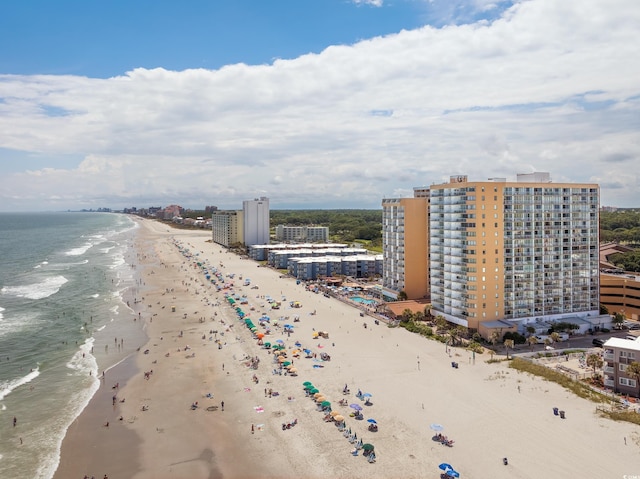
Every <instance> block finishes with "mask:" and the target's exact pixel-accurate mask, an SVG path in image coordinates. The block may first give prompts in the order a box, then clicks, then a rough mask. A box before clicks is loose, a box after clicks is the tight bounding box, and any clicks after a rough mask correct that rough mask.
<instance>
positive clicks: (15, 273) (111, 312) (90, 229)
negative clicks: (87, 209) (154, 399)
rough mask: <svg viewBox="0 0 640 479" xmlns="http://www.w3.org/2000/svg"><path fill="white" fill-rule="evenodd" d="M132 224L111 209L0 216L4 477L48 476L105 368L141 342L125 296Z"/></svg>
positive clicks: (0, 473)
mask: <svg viewBox="0 0 640 479" xmlns="http://www.w3.org/2000/svg"><path fill="white" fill-rule="evenodd" d="M134 229H135V223H134V222H133V221H132V220H131V219H130V218H129V217H127V216H125V215H119V214H113V213H47V214H42V213H30V214H15V213H2V214H0V477H2V478H5V477H6V478H12V479H22V478H24V479H27V478H29V479H32V478H44V479H48V478H50V477H51V476H52V475H53V473H54V472H55V469H56V467H57V464H58V460H59V449H60V445H61V441H62V438H63V437H64V434H65V432H66V429H67V428H68V426H69V424H71V422H72V421H73V419H75V418H76V417H77V415H78V414H79V413H80V411H82V409H83V408H84V407H85V405H86V404H87V403H88V401H89V399H90V398H91V397H92V395H93V394H94V392H95V391H96V390H97V388H98V379H97V377H98V374H99V371H103V370H104V369H107V368H108V367H110V366H112V365H113V364H115V363H117V362H119V361H121V360H122V359H123V358H124V357H125V356H126V355H127V354H129V353H130V352H131V351H132V350H133V349H134V346H138V345H139V344H140V341H139V340H138V341H137V343H136V341H134V340H131V341H129V338H136V335H138V336H139V337H143V336H144V335H143V333H142V331H141V327H140V326H139V323H138V322H133V321H132V319H131V318H132V317H133V312H132V310H131V309H129V308H128V307H127V304H126V302H125V301H123V297H124V296H125V294H129V295H131V294H134V293H135V290H136V282H137V279H136V277H135V275H134V271H135V270H134V268H132V267H131V266H130V264H131V263H132V262H133V259H131V258H128V255H131V254H132V251H131V248H130V247H131V245H132V237H133V231H134ZM114 337H117V338H128V339H127V342H125V343H123V344H122V346H120V347H118V345H117V344H115V341H114ZM118 341H120V340H118ZM134 343H136V344H134ZM14 417H16V418H17V424H16V426H15V427H14V426H13V418H14ZM21 440H22V444H21Z"/></svg>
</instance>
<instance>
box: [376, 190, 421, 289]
mask: <svg viewBox="0 0 640 479" xmlns="http://www.w3.org/2000/svg"><path fill="white" fill-rule="evenodd" d="M428 214H429V190H428V189H425V188H417V189H414V198H386V199H383V200H382V248H383V267H382V270H383V271H382V287H383V290H384V291H386V292H387V293H386V294H387V295H389V296H391V295H393V294H395V295H397V293H399V292H400V291H404V292H405V293H406V294H407V298H408V299H421V298H425V297H427V296H428V295H429V248H428V245H429V220H428Z"/></svg>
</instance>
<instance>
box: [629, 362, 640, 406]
mask: <svg viewBox="0 0 640 479" xmlns="http://www.w3.org/2000/svg"><path fill="white" fill-rule="evenodd" d="M625 372H626V373H627V376H631V377H632V378H634V379H635V380H636V384H637V385H638V397H639V398H640V363H639V362H638V361H632V362H631V363H629V365H628V366H627V369H626V371H625Z"/></svg>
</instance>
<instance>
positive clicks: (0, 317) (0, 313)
mask: <svg viewBox="0 0 640 479" xmlns="http://www.w3.org/2000/svg"><path fill="white" fill-rule="evenodd" d="M3 311H4V308H3V307H2V306H0V321H2V318H4V315H3V314H2V312H3Z"/></svg>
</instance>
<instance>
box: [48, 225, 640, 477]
mask: <svg viewBox="0 0 640 479" xmlns="http://www.w3.org/2000/svg"><path fill="white" fill-rule="evenodd" d="M139 221H140V222H141V228H139V229H138V233H137V238H136V240H135V248H136V251H137V255H138V261H139V266H138V267H139V269H140V274H141V277H142V278H143V280H144V287H142V288H141V289H140V290H139V292H138V294H139V295H140V298H137V299H139V302H137V303H136V304H135V305H133V309H134V312H133V313H132V320H133V319H134V317H136V316H137V318H139V320H140V321H144V325H145V330H146V333H147V335H148V338H149V340H148V343H147V344H146V345H144V346H141V348H140V350H139V351H138V352H136V353H135V355H134V356H133V357H131V358H130V359H128V360H126V361H124V362H123V363H121V364H119V365H118V366H117V367H115V368H113V369H111V370H109V371H107V372H106V373H105V377H104V379H103V380H102V383H101V388H100V390H99V391H98V393H97V394H96V395H95V396H94V398H93V399H92V401H91V403H90V404H89V405H88V407H87V408H86V409H85V411H84V412H83V413H82V414H81V415H80V417H79V418H78V419H77V420H76V421H75V422H74V423H73V424H72V426H71V427H70V428H69V430H68V432H67V435H66V437H65V440H64V442H63V445H62V454H61V460H60V465H59V468H58V470H57V472H56V474H55V476H54V478H55V479H68V478H83V477H84V476H85V475H86V476H88V477H91V476H94V477H95V478H98V479H101V478H103V477H104V476H105V475H106V476H107V477H108V478H109V479H124V478H133V479H151V478H155V479H163V478H189V479H200V478H202V479H216V478H228V479H231V478H289V477H291V478H293V477H304V478H424V477H434V478H435V477H440V473H441V472H442V471H441V470H440V469H439V468H438V465H439V464H441V463H448V464H451V465H452V466H453V467H454V468H455V469H456V470H457V471H458V472H459V473H460V476H461V477H465V478H488V477H491V478H494V479H499V478H505V479H506V478H510V479H511V478H531V479H537V478H540V477H547V476H553V477H585V478H609V477H610V478H621V477H624V476H625V475H628V476H633V475H637V476H638V477H640V461H639V460H638V457H639V453H640V431H639V430H638V428H637V426H634V425H631V424H627V423H616V422H613V421H610V420H608V419H603V418H600V417H598V416H597V415H596V412H595V404H593V403H591V402H588V401H586V400H583V399H579V398H577V397H574V396H573V395H572V394H570V393H569V392H567V391H566V390H564V389H562V388H561V387H559V386H557V385H556V384H551V383H547V382H545V381H542V380H540V379H538V378H535V377H531V376H528V375H526V374H521V373H518V372H517V371H514V370H512V369H509V368H508V366H507V363H504V362H503V363H492V364H488V363H487V362H486V361H487V360H488V359H489V355H488V354H484V355H476V356H475V358H474V357H472V356H471V354H470V353H469V352H468V351H465V350H463V349H456V348H454V349H453V350H452V351H451V353H450V354H451V355H450V354H449V353H448V352H447V351H446V350H445V347H444V345H442V344H441V343H438V342H435V341H429V340H427V339H425V338H422V337H419V336H417V335H414V334H411V333H408V332H406V331H405V330H403V329H401V328H389V327H387V326H386V324H384V323H380V324H379V325H376V324H374V322H373V319H372V318H370V317H361V316H360V314H359V310H358V309H356V308H354V307H352V306H350V305H348V304H344V303H342V302H340V301H338V300H336V299H333V298H326V297H324V296H323V295H321V294H315V293H312V292H310V291H306V290H305V288H304V285H297V284H296V281H295V280H293V279H290V278H281V277H280V274H279V273H278V272H277V271H273V270H271V269H269V268H264V267H260V268H258V267H257V263H255V262H253V261H250V260H246V259H241V258H240V257H238V256H236V255H234V254H231V253H227V252H226V251H224V250H222V249H221V248H220V247H219V246H217V245H215V244H212V243H211V242H210V239H211V234H210V232H208V231H191V230H176V229H168V228H167V226H166V225H163V224H161V223H158V222H154V221H147V220H145V221H142V220H139ZM178 244H179V245H181V246H182V247H183V248H186V249H188V250H189V252H190V253H191V254H193V255H196V254H197V256H193V257H191V258H189V257H187V255H186V254H185V251H184V250H183V251H182V252H181V251H180V250H179V249H178V247H177V245H178ZM196 261H197V262H201V263H203V264H205V263H207V264H210V265H212V266H215V267H217V268H218V269H219V271H220V272H221V273H222V274H224V275H225V277H227V279H228V281H233V282H234V286H233V291H234V292H235V293H236V294H239V295H240V296H246V300H247V302H248V304H244V305H242V309H243V310H244V311H245V312H247V313H249V317H250V318H251V319H252V320H253V322H254V323H256V325H257V324H258V318H259V317H260V316H261V315H262V314H263V313H264V314H268V315H269V316H270V317H271V319H272V321H273V320H274V319H277V318H278V317H280V316H284V317H287V316H288V317H289V318H293V316H294V315H299V316H300V321H299V322H295V323H293V322H292V321H293V320H292V319H290V320H289V321H281V322H280V324H279V325H278V326H277V327H276V326H273V325H272V326H271V334H269V335H267V336H266V337H265V341H267V340H270V341H271V342H272V344H275V342H276V340H281V341H282V342H283V343H284V344H285V347H286V351H287V352H288V355H287V359H288V360H289V361H291V360H292V359H293V363H294V366H295V367H296V369H297V375H296V376H293V375H281V374H274V370H276V371H277V370H278V365H277V363H276V362H274V355H273V354H272V352H271V351H269V350H266V349H264V348H262V347H261V346H259V345H258V344H257V341H256V339H254V338H253V335H252V333H251V332H250V331H249V330H248V329H247V328H246V327H245V325H244V322H243V321H240V320H238V318H237V315H236V311H235V310H234V308H233V307H232V306H231V305H229V304H228V302H227V301H225V298H224V293H225V292H228V291H221V292H217V291H216V289H215V287H214V286H213V285H212V284H211V283H210V282H209V281H207V280H206V278H205V277H204V274H203V273H202V270H201V268H200V267H198V266H197V264H195V262H196ZM229 274H235V275H236V276H235V278H234V279H233V280H232V279H230V278H228V276H227V275H229ZM240 275H242V276H243V277H244V278H245V279H246V278H250V279H251V285H250V286H243V280H240V279H239V276H240ZM254 286H257V287H258V289H253V287H254ZM267 296H271V297H273V298H275V299H278V300H281V301H282V306H281V309H279V310H271V308H270V305H269V303H268V302H267V300H266V299H265V297H267ZM142 297H144V300H143V299H142ZM290 301H299V302H300V304H301V305H302V306H301V307H300V308H295V309H294V308H292V307H290V306H289V302H290ZM251 308H254V310H251ZM314 312H315V314H312V313H314ZM284 322H288V323H291V324H293V325H294V328H293V331H294V332H293V333H291V334H290V335H289V334H285V333H284V332H283V330H282V329H281V327H282V325H283V324H284ZM363 323H366V324H367V327H366V328H365V327H364V324H363ZM259 329H260V330H261V331H262V330H263V329H262V328H259ZM314 331H327V332H328V333H329V338H328V339H323V338H320V339H314V337H313V333H314ZM216 340H220V342H219V344H218V343H217V342H216ZM296 342H298V343H299V344H301V346H302V348H308V349H309V350H310V351H311V352H312V353H315V355H316V357H315V358H314V357H313V354H311V356H312V357H310V358H307V357H305V356H306V355H305V354H304V353H302V354H301V355H300V356H299V357H297V358H294V357H293V356H292V353H293V350H295V349H300V348H299V347H297V346H296V345H295V343H296ZM323 352H324V353H327V354H329V355H330V356H331V360H330V361H321V360H320V359H319V356H320V354H321V353H323ZM250 359H254V360H259V361H258V365H257V368H256V369H253V368H252V367H251V361H250ZM452 361H456V362H457V363H458V364H459V367H458V368H452V367H451V362H452ZM254 364H255V361H254ZM254 376H255V377H256V378H257V382H256V381H255V380H254ZM305 381H310V382H311V383H313V385H314V386H315V387H316V388H317V389H318V390H319V391H320V392H321V393H322V394H323V395H324V397H325V398H326V400H327V401H329V402H331V407H332V408H333V409H334V410H337V411H338V412H339V413H340V414H341V415H343V416H344V417H345V423H346V427H347V428H349V429H351V432H352V433H355V434H356V435H357V438H358V440H362V441H363V442H364V443H370V444H373V445H374V446H375V454H376V460H375V462H374V463H369V462H368V461H367V458H365V457H363V454H362V452H363V451H362V450H359V451H358V454H357V456H354V455H353V454H352V450H353V449H354V444H352V443H350V442H349V440H348V438H347V437H345V434H343V432H342V431H340V430H339V428H338V427H337V425H336V424H335V423H334V422H325V421H324V420H323V418H324V416H325V414H324V413H322V412H319V411H318V410H317V407H316V404H315V402H314V401H313V400H312V399H311V398H309V397H306V396H305V392H304V390H303V382H305ZM345 384H346V385H348V388H349V389H350V394H348V395H344V394H343V388H344V386H345ZM116 385H117V387H116ZM269 390H271V395H269ZM358 390H361V391H362V392H363V393H369V394H371V399H370V403H371V404H370V405H365V402H364V401H363V400H361V399H359V398H357V397H356V395H355V394H356V392H357V391H358ZM274 393H275V394H274ZM269 396H270V397H269ZM342 399H345V400H346V401H347V405H345V406H341V405H339V403H338V401H340V400H342ZM196 402H197V407H195V408H192V405H194V404H195V403H196ZM223 402H224V411H223V410H222V409H223V408H222V403H223ZM351 404H356V405H358V406H360V407H361V408H362V415H363V419H362V420H356V419H355V418H353V417H350V414H351V413H353V412H354V408H352V407H350V405H351ZM554 407H558V408H560V409H562V410H564V411H566V419H560V418H559V417H558V416H555V415H554V414H553V408H554ZM143 409H144V410H143ZM296 419H297V424H296V425H295V426H293V427H291V428H290V429H286V430H282V423H288V422H293V421H294V420H296ZM369 419H373V420H375V421H376V422H377V424H378V427H379V429H378V431H377V432H370V431H369V430H368V425H369V422H368V420H369ZM107 423H108V426H107V425H106V424H107ZM434 423H437V424H440V425H442V426H443V431H442V434H444V435H446V436H448V438H449V439H452V440H453V441H455V442H454V443H453V446H452V447H447V446H445V445H442V444H440V443H438V442H435V441H433V440H432V437H433V436H434V434H435V433H434V431H433V430H432V429H431V428H430V425H431V424H434ZM503 458H507V459H508V465H505V464H504V463H503Z"/></svg>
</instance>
